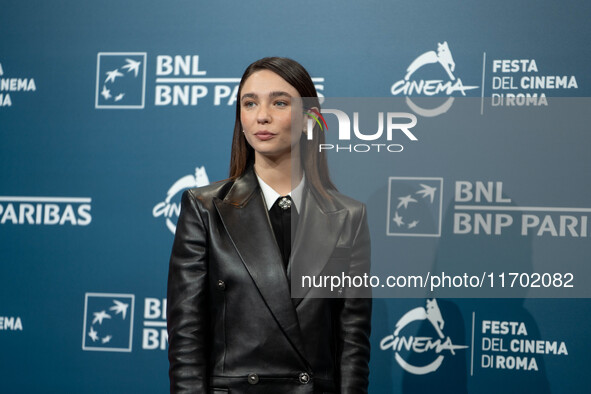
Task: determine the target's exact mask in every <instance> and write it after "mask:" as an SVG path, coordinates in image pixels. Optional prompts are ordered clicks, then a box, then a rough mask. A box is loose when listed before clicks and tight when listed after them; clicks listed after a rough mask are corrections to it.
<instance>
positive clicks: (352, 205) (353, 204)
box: [328, 190, 365, 209]
mask: <svg viewBox="0 0 591 394" xmlns="http://www.w3.org/2000/svg"><path fill="white" fill-rule="evenodd" d="M328 192H329V193H330V195H331V197H332V198H333V199H334V201H335V204H336V205H340V206H342V208H349V209H363V208H364V207H365V204H364V203H362V202H361V201H358V200H355V199H354V198H351V197H349V196H347V195H345V194H343V193H341V192H338V191H336V190H329V191H328Z"/></svg>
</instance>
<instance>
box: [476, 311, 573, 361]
mask: <svg viewBox="0 0 591 394" xmlns="http://www.w3.org/2000/svg"><path fill="white" fill-rule="evenodd" d="M481 333H482V348H481V350H482V355H481V364H480V366H481V368H483V369H485V368H486V369H509V370H515V371H520V370H522V371H539V367H538V359H537V357H543V356H547V355H557V356H568V349H567V346H566V343H565V342H564V341H547V340H542V339H535V338H531V337H530V334H528V331H527V326H526V324H525V323H524V322H519V321H499V320H482V324H481Z"/></svg>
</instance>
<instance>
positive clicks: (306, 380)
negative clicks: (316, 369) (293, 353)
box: [300, 372, 310, 384]
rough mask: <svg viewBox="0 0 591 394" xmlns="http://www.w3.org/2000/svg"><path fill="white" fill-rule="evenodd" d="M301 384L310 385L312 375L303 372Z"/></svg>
mask: <svg viewBox="0 0 591 394" xmlns="http://www.w3.org/2000/svg"><path fill="white" fill-rule="evenodd" d="M300 383H301V384H308V383H310V375H308V374H307V373H306V372H302V373H301V374H300Z"/></svg>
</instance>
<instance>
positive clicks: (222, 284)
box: [218, 279, 226, 290]
mask: <svg viewBox="0 0 591 394" xmlns="http://www.w3.org/2000/svg"><path fill="white" fill-rule="evenodd" d="M218 289H220V290H225V289H226V283H225V282H224V281H223V280H221V279H220V280H218Z"/></svg>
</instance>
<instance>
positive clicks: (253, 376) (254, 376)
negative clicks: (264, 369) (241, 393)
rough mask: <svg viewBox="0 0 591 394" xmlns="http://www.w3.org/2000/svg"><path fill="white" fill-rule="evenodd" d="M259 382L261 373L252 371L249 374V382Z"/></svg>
mask: <svg viewBox="0 0 591 394" xmlns="http://www.w3.org/2000/svg"><path fill="white" fill-rule="evenodd" d="M258 382H259V375H257V374H256V373H251V374H249V375H248V383H250V384H257V383H258Z"/></svg>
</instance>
